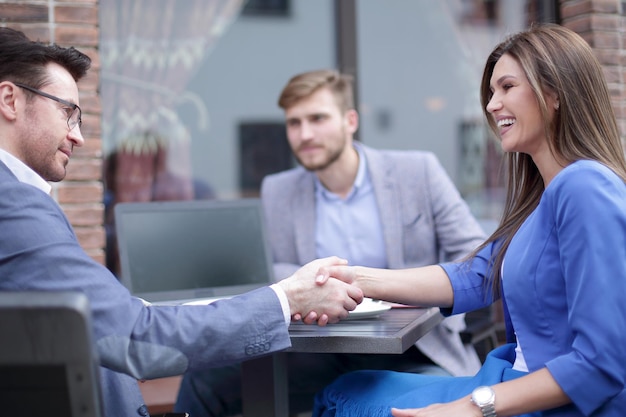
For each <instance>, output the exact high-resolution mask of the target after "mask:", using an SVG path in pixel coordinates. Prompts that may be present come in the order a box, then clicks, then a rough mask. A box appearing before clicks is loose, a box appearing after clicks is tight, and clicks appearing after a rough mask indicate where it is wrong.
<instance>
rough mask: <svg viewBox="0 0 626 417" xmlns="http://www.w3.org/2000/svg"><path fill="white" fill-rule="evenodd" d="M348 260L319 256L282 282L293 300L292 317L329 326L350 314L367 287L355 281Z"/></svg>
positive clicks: (360, 300)
mask: <svg viewBox="0 0 626 417" xmlns="http://www.w3.org/2000/svg"><path fill="white" fill-rule="evenodd" d="M347 264H348V262H347V261H346V260H345V259H341V258H338V257H336V256H331V257H328V258H323V259H317V260H315V261H312V262H309V263H308V264H306V265H304V266H303V267H302V268H300V269H298V270H297V271H296V272H295V273H294V274H293V275H292V276H290V277H289V278H285V279H284V280H282V281H280V282H278V285H279V286H280V287H281V288H282V289H283V290H284V291H285V294H286V295H287V299H288V300H289V307H290V309H291V318H292V320H296V321H297V320H303V321H304V322H305V323H307V324H313V323H317V324H318V325H319V326H325V325H326V324H328V323H337V322H338V321H339V320H341V319H345V318H346V317H348V313H349V312H350V311H352V310H354V309H355V308H356V306H357V305H358V304H360V303H361V302H362V301H363V291H362V290H361V289H360V288H358V287H357V286H355V285H353V284H352V282H353V277H352V272H351V269H352V268H351V267H349V266H348V265H347Z"/></svg>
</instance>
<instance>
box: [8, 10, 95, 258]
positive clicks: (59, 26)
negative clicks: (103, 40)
mask: <svg viewBox="0 0 626 417" xmlns="http://www.w3.org/2000/svg"><path fill="white" fill-rule="evenodd" d="M0 25H3V26H9V27H12V28H14V29H18V30H21V31H23V32H24V33H25V34H26V35H27V36H28V37H29V38H31V39H37V40H40V41H44V42H55V43H58V44H59V45H63V46H75V47H76V48H77V49H79V50H81V51H83V52H84V53H86V54H87V55H89V56H90V57H91V59H92V60H93V64H92V69H91V71H90V72H89V74H88V75H87V77H85V79H83V80H81V82H80V83H79V91H80V107H81V109H82V111H83V127H82V129H81V131H82V134H83V136H84V137H85V141H86V142H85V146H84V147H82V148H77V149H75V152H74V155H73V156H72V160H71V161H70V164H69V165H68V171H67V177H66V179H65V181H62V182H60V183H56V184H53V190H52V194H53V196H54V198H55V199H57V201H59V203H60V204H61V206H62V207H63V209H64V211H65V213H66V214H67V216H68V217H69V219H70V221H71V223H72V224H73V225H74V228H75V231H76V235H77V236H78V239H79V240H80V243H81V245H82V246H83V248H84V249H85V250H86V251H87V252H88V253H89V254H90V255H91V256H92V257H93V258H94V259H96V260H97V261H98V262H100V263H104V246H105V234H104V227H103V212H104V208H103V204H102V195H103V193H102V191H103V186H102V181H101V177H102V151H101V149H102V146H101V142H100V125H101V123H100V116H101V108H100V99H99V96H98V84H99V80H98V74H99V67H100V64H99V59H98V58H99V57H98V38H99V36H98V5H97V1H96V0H70V1H55V0H45V1H41V0H40V1H24V0H22V1H8V2H2V3H0Z"/></svg>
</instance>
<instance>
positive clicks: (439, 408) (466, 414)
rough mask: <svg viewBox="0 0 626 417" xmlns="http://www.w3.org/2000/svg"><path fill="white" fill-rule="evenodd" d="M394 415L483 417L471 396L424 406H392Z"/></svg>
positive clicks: (400, 416) (406, 416) (411, 416)
mask: <svg viewBox="0 0 626 417" xmlns="http://www.w3.org/2000/svg"><path fill="white" fill-rule="evenodd" d="M391 415H392V416H393V417H447V416H455V417H482V416H483V413H482V412H481V411H480V409H479V408H478V407H477V406H475V405H474V404H472V401H471V400H470V397H469V396H465V397H463V398H460V399H458V400H456V401H452V402H449V403H445V404H431V405H429V406H428V407H424V408H406V409H399V408H392V409H391Z"/></svg>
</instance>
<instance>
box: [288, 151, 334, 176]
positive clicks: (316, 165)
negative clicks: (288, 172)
mask: <svg viewBox="0 0 626 417" xmlns="http://www.w3.org/2000/svg"><path fill="white" fill-rule="evenodd" d="M342 153H343V148H333V149H325V153H324V158H323V159H322V160H319V161H305V160H303V159H302V158H300V157H299V156H298V154H297V153H296V154H295V157H296V160H297V161H298V163H299V164H300V165H302V166H303V167H304V169H306V170H307V171H323V170H325V169H326V168H328V167H329V166H331V165H332V164H333V163H334V162H335V161H337V160H338V159H339V158H340V157H341V154H342Z"/></svg>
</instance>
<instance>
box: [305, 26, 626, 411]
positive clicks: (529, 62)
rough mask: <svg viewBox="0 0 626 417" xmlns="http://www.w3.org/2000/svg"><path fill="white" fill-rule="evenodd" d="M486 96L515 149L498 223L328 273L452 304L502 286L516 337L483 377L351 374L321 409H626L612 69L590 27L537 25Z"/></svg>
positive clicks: (621, 163)
mask: <svg viewBox="0 0 626 417" xmlns="http://www.w3.org/2000/svg"><path fill="white" fill-rule="evenodd" d="M480 93H481V98H482V103H483V109H484V112H485V116H486V117H487V118H488V119H489V124H490V126H491V128H492V129H493V131H494V133H496V134H498V135H499V136H500V137H501V141H502V146H503V148H504V149H505V150H506V151H508V152H507V154H506V158H507V159H508V162H509V163H508V165H507V180H508V187H507V204H506V206H505V211H504V215H503V218H502V221H501V222H500V224H499V226H498V227H497V228H496V230H495V231H494V233H493V234H492V235H491V236H490V237H489V238H488V239H487V240H486V242H485V243H483V244H481V245H480V246H479V247H478V248H477V249H476V250H475V251H474V252H473V253H472V254H471V255H470V256H469V257H467V258H466V259H464V260H461V261H457V262H451V263H441V264H439V265H433V266H428V267H423V268H413V269H404V270H403V269H396V270H391V269H388V270H385V269H375V268H365V267H359V266H356V267H349V266H333V267H329V268H325V269H324V271H323V276H324V277H329V276H330V277H334V278H339V279H342V280H344V281H346V282H349V283H352V284H354V285H356V286H358V287H360V288H361V289H362V290H363V293H364V295H365V296H366V297H371V298H383V297H384V298H383V299H387V300H389V301H398V300H403V301H404V302H407V301H408V302H410V303H411V304H416V305H437V306H440V307H441V308H442V312H443V313H444V314H457V313H462V312H467V311H470V310H473V309H477V308H480V307H483V306H485V305H488V304H490V303H492V302H494V301H495V300H497V299H499V298H500V297H501V298H502V300H503V304H504V306H505V310H504V313H505V322H506V326H507V341H508V342H509V343H508V344H506V345H504V346H501V347H499V348H496V349H495V350H494V351H492V352H491V353H490V354H489V355H488V356H487V358H486V361H485V363H484V365H483V367H482V368H481V370H480V371H479V372H478V373H477V374H476V375H475V376H474V377H472V378H437V377H433V376H425V375H412V374H403V373H397V372H390V371H361V372H353V373H348V374H345V375H343V376H341V377H339V378H338V379H337V380H336V381H335V382H333V383H332V384H331V385H330V386H328V387H327V388H326V389H325V390H324V391H323V392H322V393H320V394H319V395H318V396H317V397H316V408H315V411H314V413H313V415H314V416H315V417H340V416H352V415H368V416H388V415H389V413H390V412H391V414H392V415H393V416H394V417H420V416H440V415H441V416H447V415H459V416H461V415H463V416H469V415H477V413H481V414H482V415H483V416H485V417H495V416H496V415H504V416H533V417H539V416H543V415H550V416H563V417H565V416H567V417H572V416H580V417H582V416H598V417H603V416H613V415H621V410H623V409H624V408H625V407H626V384H625V383H624V381H626V365H625V364H624V361H623V352H622V351H621V350H620V349H619V348H616V347H615V346H618V345H620V346H621V345H623V344H624V343H626V335H625V334H624V331H623V323H624V321H626V306H625V305H624V303H623V300H624V298H625V297H626V258H624V256H623V254H624V253H625V252H626V241H624V238H623V237H624V236H625V235H626V213H625V212H624V209H623V208H624V206H626V184H625V181H626V160H625V159H624V152H623V149H622V146H621V139H620V135H619V132H618V129H617V123H616V119H615V116H614V112H613V109H612V106H611V98H610V94H609V89H608V87H607V84H606V80H605V78H604V72H603V70H602V67H601V66H600V65H599V63H598V61H597V58H596V57H595V55H594V53H593V51H592V50H591V48H590V47H589V45H588V44H587V43H586V42H585V41H584V40H583V39H582V38H581V37H580V36H579V35H577V34H575V33H574V32H572V31H571V30H568V29H566V28H564V27H562V26H557V25H543V26H542V25H537V26H533V27H532V28H530V29H528V30H525V31H522V32H519V33H517V34H514V35H512V36H510V37H508V38H507V39H506V40H505V41H503V42H502V43H500V44H499V45H497V46H496V47H495V49H494V50H493V51H492V53H491V54H490V55H489V56H488V58H487V61H486V64H485V67H484V73H483V78H482V84H481V88H480ZM598 213H602V216H598ZM505 256H506V262H504V259H505ZM599 293H601V294H603V298H602V303H598V302H597V294H599ZM604 294H606V296H605V295H604ZM450 300H453V301H452V302H451V301H450ZM607 317H611V320H607V319H606V318H607ZM597 352H603V354H602V357H600V356H598V355H597ZM580 381H583V383H581V382H580ZM545 410H549V413H545V414H544V411H545Z"/></svg>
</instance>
